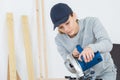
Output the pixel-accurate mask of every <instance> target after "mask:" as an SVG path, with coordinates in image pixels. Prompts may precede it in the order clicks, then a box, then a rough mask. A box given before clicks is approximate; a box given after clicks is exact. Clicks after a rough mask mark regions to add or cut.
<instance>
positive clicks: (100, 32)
mask: <svg viewBox="0 0 120 80" xmlns="http://www.w3.org/2000/svg"><path fill="white" fill-rule="evenodd" d="M78 24H79V27H80V30H79V32H78V34H77V35H76V36H75V37H73V38H70V37H69V36H68V35H66V34H60V33H58V34H57V36H56V37H55V42H56V44H57V49H58V52H59V53H60V55H61V56H62V58H63V59H64V60H66V56H67V55H68V54H71V53H72V52H73V50H74V49H75V48H76V45H78V44H79V45H80V46H81V47H82V48H85V47H86V46H89V47H91V48H92V50H93V51H94V52H97V51H99V52H100V53H101V56H102V58H103V61H102V62H100V63H99V64H97V65H95V66H94V67H93V68H94V69H95V70H96V72H97V74H98V75H99V74H100V73H102V72H104V71H105V69H107V68H108V67H109V66H113V65H114V63H113V60H112V58H111V55H110V51H111V50H112V47H113V45H112V42H111V40H110V38H109V36H108V34H107V32H106V30H105V28H104V27H103V25H102V24H101V22H100V21H99V19H97V18H95V17H86V18H84V19H81V20H79V21H78Z"/></svg>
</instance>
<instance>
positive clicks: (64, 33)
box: [58, 13, 78, 34]
mask: <svg viewBox="0 0 120 80" xmlns="http://www.w3.org/2000/svg"><path fill="white" fill-rule="evenodd" d="M70 16H73V13H71V14H70ZM76 22H78V19H76ZM58 32H59V33H60V34H65V33H63V32H62V31H60V30H59V29H58Z"/></svg>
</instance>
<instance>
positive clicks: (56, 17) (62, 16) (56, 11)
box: [50, 3, 73, 29]
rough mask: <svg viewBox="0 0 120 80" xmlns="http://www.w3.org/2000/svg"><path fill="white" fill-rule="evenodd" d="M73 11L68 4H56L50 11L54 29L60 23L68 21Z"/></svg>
mask: <svg viewBox="0 0 120 80" xmlns="http://www.w3.org/2000/svg"><path fill="white" fill-rule="evenodd" d="M71 13H73V11H72V9H71V8H70V7H69V6H68V5H67V4H64V3H58V4H56V5H54V6H53V7H52V9H51V12H50V17H51V20H52V22H53V24H54V29H55V28H56V27H58V26H59V25H60V24H62V23H64V22H66V21H67V20H68V18H69V15H70V14H71Z"/></svg>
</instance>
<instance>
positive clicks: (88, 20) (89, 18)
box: [83, 17, 98, 22]
mask: <svg viewBox="0 0 120 80" xmlns="http://www.w3.org/2000/svg"><path fill="white" fill-rule="evenodd" d="M96 20H98V18H97V17H85V18H84V19H83V21H84V22H95V21H96Z"/></svg>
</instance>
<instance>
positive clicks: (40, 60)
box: [36, 0, 43, 80]
mask: <svg viewBox="0 0 120 80" xmlns="http://www.w3.org/2000/svg"><path fill="white" fill-rule="evenodd" d="M39 3H40V2H39V1H38V0H36V23H37V33H38V55H39V66H40V79H39V80H42V79H43V74H42V72H43V68H42V53H41V47H40V43H41V37H40V19H39V18H40V9H39Z"/></svg>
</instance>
